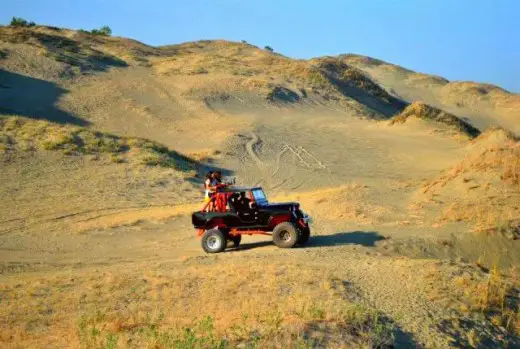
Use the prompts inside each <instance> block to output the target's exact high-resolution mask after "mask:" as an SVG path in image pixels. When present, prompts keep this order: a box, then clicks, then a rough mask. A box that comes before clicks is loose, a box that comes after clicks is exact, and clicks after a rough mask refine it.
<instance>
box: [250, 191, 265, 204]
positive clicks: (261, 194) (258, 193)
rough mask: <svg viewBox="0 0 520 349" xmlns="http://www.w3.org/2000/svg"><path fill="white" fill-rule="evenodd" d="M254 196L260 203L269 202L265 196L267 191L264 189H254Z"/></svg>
mask: <svg viewBox="0 0 520 349" xmlns="http://www.w3.org/2000/svg"><path fill="white" fill-rule="evenodd" d="M252 193H253V197H254V198H255V201H256V202H257V203H259V204H263V203H267V198H266V197H265V193H264V191H263V190H262V189H253V190H252Z"/></svg>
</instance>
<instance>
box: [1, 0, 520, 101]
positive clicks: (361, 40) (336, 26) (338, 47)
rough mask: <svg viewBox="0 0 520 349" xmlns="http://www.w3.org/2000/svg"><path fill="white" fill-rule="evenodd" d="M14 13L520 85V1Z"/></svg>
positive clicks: (10, 7) (67, 3) (145, 6)
mask: <svg viewBox="0 0 520 349" xmlns="http://www.w3.org/2000/svg"><path fill="white" fill-rule="evenodd" d="M0 2H1V5H0V6H1V11H0V23H3V24H7V23H8V22H9V21H10V19H11V17H12V16H18V17H23V18H25V19H27V20H32V21H35V22H37V23H41V24H49V25H55V26H60V27H67V28H73V29H79V28H82V29H92V28H95V27H100V26H102V25H109V26H110V27H111V28H112V30H113V35H117V36H125V37H131V38H134V39H137V40H140V41H143V42H145V43H147V44H151V45H164V44H174V43H179V42H184V41H191V40H199V39H217V38H218V39H229V40H247V41H248V42H250V43H252V44H255V45H258V46H262V47H263V46H265V45H270V46H272V47H273V48H274V49H275V50H276V51H277V52H280V53H282V54H284V55H287V56H290V57H295V58H310V57H315V56H322V55H335V54H339V53H358V54H363V55H367V56H371V57H375V58H380V59H383V60H385V61H388V62H391V63H395V64H399V65H402V66H404V67H406V68H409V69H412V70H417V71H420V72H425V73H430V74H436V75H441V76H444V77H446V78H447V79H449V80H472V81H478V82H487V83H493V84H497V85H499V86H501V87H504V88H506V89H508V90H510V91H513V92H520V0H489V1H487V0H343V1H340V0H320V1H310V0H299V1H288V0H263V1H254V0H186V1H181V0H147V1H143V0H0Z"/></svg>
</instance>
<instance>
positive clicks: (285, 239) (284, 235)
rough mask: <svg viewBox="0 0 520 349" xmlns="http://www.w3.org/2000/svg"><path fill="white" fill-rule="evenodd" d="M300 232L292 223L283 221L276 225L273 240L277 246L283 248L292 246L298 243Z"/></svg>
mask: <svg viewBox="0 0 520 349" xmlns="http://www.w3.org/2000/svg"><path fill="white" fill-rule="evenodd" d="M299 237H300V234H299V232H298V229H296V227H295V226H294V225H293V224H292V223H290V222H283V223H280V224H278V225H277V226H276V227H274V230H273V242H274V244H275V245H276V246H278V247H281V248H291V247H294V245H296V243H297V242H298V239H299Z"/></svg>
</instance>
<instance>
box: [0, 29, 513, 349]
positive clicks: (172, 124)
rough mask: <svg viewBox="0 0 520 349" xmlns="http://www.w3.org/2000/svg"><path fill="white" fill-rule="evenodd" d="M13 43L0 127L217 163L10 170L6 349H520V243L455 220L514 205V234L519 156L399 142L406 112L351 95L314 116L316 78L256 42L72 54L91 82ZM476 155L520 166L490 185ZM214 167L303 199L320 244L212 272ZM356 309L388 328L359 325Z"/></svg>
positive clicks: (388, 84)
mask: <svg viewBox="0 0 520 349" xmlns="http://www.w3.org/2000/svg"><path fill="white" fill-rule="evenodd" d="M35 30H38V31H41V32H42V33H47V31H46V29H45V30H44V29H38V28H37V29H35ZM60 35H61V34H60ZM63 35H65V37H66V38H76V36H75V35H76V34H75V33H74V32H72V31H67V32H66V33H64V34H63ZM45 38H47V37H45ZM3 40H4V41H1V42H0V44H1V45H0V49H6V50H9V55H7V58H5V59H4V60H1V59H0V67H2V69H1V70H0V92H1V93H2V94H1V95H0V111H2V110H3V111H9V112H10V113H13V112H15V113H16V114H19V115H22V116H25V117H29V118H36V119H38V118H44V119H48V120H50V121H52V122H61V123H63V122H66V123H71V124H75V125H78V126H82V127H90V128H92V129H98V130H102V131H107V132H112V133H115V134H117V135H121V136H125V135H126V136H139V137H146V138H150V139H153V140H155V141H158V142H161V143H164V144H165V145H167V146H168V147H170V148H174V149H175V150H177V151H180V152H182V153H184V154H187V155H190V156H192V157H193V158H195V159H197V160H198V162H197V170H198V172H199V173H198V174H197V175H195V176H193V174H190V173H183V172H179V171H177V170H174V169H172V168H164V167H160V166H145V165H139V164H134V163H115V162H111V161H108V160H107V159H106V158H104V157H99V156H93V155H81V154H69V155H67V154H64V153H62V152H57V151H52V150H41V149H40V150H35V151H32V150H31V151H20V150H17V151H15V152H10V153H2V154H3V156H4V157H3V158H2V162H1V163H0V183H1V185H0V202H2V205H0V265H1V267H0V301H1V302H2V304H3V310H2V311H1V312H0V314H1V316H0V322H1V325H2V326H1V327H2V330H1V332H0V343H2V345H5V346H6V347H12V348H24V347H42V348H43V347H45V348H51V347H56V348H58V347H111V348H115V347H121V348H122V347H136V348H139V347H150V348H152V347H154V348H155V347H179V346H180V345H179V344H178V343H177V342H175V343H177V344H175V343H174V342H171V341H170V342H168V338H170V337H168V335H167V333H169V332H167V331H170V330H171V329H177V330H178V329H180V330H181V332H179V333H191V332H189V331H188V332H182V331H183V330H182V326H186V325H187V326H192V327H193V326H195V325H194V323H198V321H203V319H204V318H205V317H207V316H210V317H211V319H212V321H214V324H213V325H214V326H215V329H214V330H215V331H216V332H217V337H218V338H227V339H230V340H231V342H232V343H233V344H234V345H238V346H240V347H247V346H248V345H250V344H251V343H252V342H251V338H257V337H258V338H259V339H258V340H260V342H259V343H260V344H258V345H257V347H269V346H271V347H287V346H289V347H302V346H303V347H305V346H309V345H310V346H312V344H310V343H311V341H314V342H312V343H315V345H314V346H315V347H331V348H345V347H351V345H354V346H357V347H371V348H377V347H385V346H384V345H387V344H388V343H386V341H387V340H388V338H391V337H392V338H393V340H392V342H393V343H394V346H395V347H399V348H414V347H425V348H450V347H453V348H454V347H464V348H466V347H475V348H477V347H497V348H499V347H511V348H513V347H515V346H517V345H518V333H520V332H518V331H520V330H519V328H517V327H518V326H519V325H518V324H520V318H518V289H517V288H516V287H517V283H518V277H517V276H516V274H515V272H514V268H516V267H518V266H519V265H520V254H519V253H518V251H519V250H520V245H519V241H520V240H518V239H515V237H516V236H515V235H513V236H511V235H504V234H486V233H482V232H475V229H474V225H475V223H476V220H477V218H475V217H473V216H471V218H467V215H466V216H464V215H463V214H462V213H460V212H459V213H458V215H455V214H453V215H452V216H448V215H447V212H452V211H453V209H452V207H451V205H452V204H453V203H455V202H456V203H458V204H468V203H469V204H471V205H475V203H479V201H475V200H474V199H475V197H477V198H480V199H481V201H485V202H492V203H493V205H495V201H493V200H494V198H496V197H497V196H498V197H499V198H500V199H501V200H500V201H499V202H498V203H497V204H496V205H495V206H493V205H491V206H485V207H489V210H490V211H493V212H494V219H495V221H493V222H492V223H493V224H495V223H496V216H497V215H498V216H500V212H505V211H500V210H499V209H498V208H497V207H498V205H499V204H500V205H502V206H504V205H505V206H507V207H514V208H515V209H514V210H510V211H507V212H508V214H509V215H510V217H509V216H508V217H505V218H504V222H506V220H507V223H508V224H509V223H510V222H516V221H515V219H517V218H519V217H518V211H517V210H516V207H520V202H519V201H518V197H519V196H518V195H516V194H517V193H518V183H517V182H515V181H517V179H518V178H517V177H515V176H516V173H520V172H518V171H517V167H515V166H517V165H518V164H519V163H518V162H514V161H517V160H515V159H517V158H516V157H515V156H516V155H515V154H516V153H515V151H516V150H515V149H516V148H515V147H516V143H515V142H516V141H515V140H514V139H513V138H511V139H505V140H503V139H499V140H498V141H497V142H495V143H494V144H488V143H485V142H484V141H480V140H479V141H478V142H480V143H472V142H471V141H470V140H468V139H467V138H464V137H457V135H454V134H453V133H452V132H448V130H446V129H445V128H443V127H441V126H439V125H431V124H429V123H427V122H423V121H420V120H410V121H407V122H406V123H405V124H402V125H392V126H391V125H390V124H389V123H388V122H387V120H386V119H388V117H389V116H388V115H387V114H389V113H392V112H393V111H394V109H395V108H396V107H395V105H392V104H391V103H390V104H389V103H387V102H383V101H375V100H374V97H373V96H367V93H368V92H366V91H358V90H355V92H356V93H352V95H348V93H349V92H348V91H352V90H353V87H352V86H350V87H348V88H345V89H344V90H341V91H340V92H341V93H343V94H344V95H342V96H340V97H341V98H340V97H338V93H339V92H338V91H339V90H334V91H333V92H330V91H329V90H327V89H326V88H323V89H318V88H316V86H315V85H313V86H310V87H309V86H307V85H305V86H304V87H305V89H306V90H305V91H307V90H308V91H310V92H305V94H308V96H307V97H305V98H304V97H303V94H304V92H302V91H301V90H299V88H300V87H301V86H302V85H301V84H303V83H302V82H301V81H300V80H298V78H299V77H300V75H295V74H296V73H294V72H295V71H296V72H298V73H300V70H302V71H304V72H305V74H307V73H308V71H307V70H306V69H308V67H307V63H306V62H300V61H294V62H292V61H290V60H289V59H286V58H282V57H278V56H272V55H269V54H267V53H265V52H263V51H262V50H260V49H257V48H254V47H250V46H244V45H242V46H240V45H238V44H233V45H231V44H229V43H225V42H211V43H193V44H184V45H179V46H174V47H166V48H162V49H159V48H151V47H148V46H146V45H144V44H140V43H135V42H129V41H124V39H117V38H106V39H99V40H100V41H99V42H97V41H95V44H91V45H93V46H89V47H90V48H89V50H91V49H92V48H95V49H96V50H100V52H102V53H103V54H105V55H108V56H107V57H105V58H104V59H103V60H102V62H103V65H102V64H101V63H99V62H97V61H96V60H93V59H92V58H88V57H90V56H88V57H87V56H86V55H87V54H92V52H91V51H89V50H86V49H85V47H82V46H81V47H79V48H75V49H74V50H71V52H72V53H70V52H68V53H67V54H74V56H71V57H72V58H73V59H75V60H79V62H80V63H81V64H83V65H82V66H81V69H83V70H82V71H81V69H80V68H78V64H79V63H77V61H75V62H76V63H75V64H76V65H74V64H72V65H70V66H68V65H67V64H66V63H63V59H62V60H56V59H54V58H53V56H52V55H49V54H48V52H47V51H45V50H46V49H47V50H50V49H49V48H48V47H47V48H46V49H45V48H44V47H40V46H38V45H40V44H38V45H37V44H36V43H23V44H22V43H13V42H10V41H5V40H6V39H5V38H4V39H3ZM63 40H65V39H63ZM84 40H87V39H84ZM89 40H92V39H89ZM103 40H105V41H103ZM43 42H44V43H46V41H43ZM64 42H65V43H67V41H64ZM85 42H87V41H85ZM68 45H72V44H71V43H68ZM89 45H90V44H89ZM204 45H206V46H204ZM237 45H238V46H237ZM36 47H38V48H36ZM49 47H50V46H49ZM51 48H52V49H53V50H54V48H53V47H51ZM130 48H131V49H132V50H134V51H131V50H130ZM137 48H138V49H139V50H141V51H139V52H146V54H143V55H142V57H137V56H136V55H137V54H136V53H135V52H137V51H135V50H137ZM38 50H39V51H38ZM82 50H83V51H85V50H86V51H85V52H86V53H85V52H83V51H82ZM219 50H220V51H219ZM40 51H41V52H43V53H38V52H40ZM51 51H52V50H51ZM52 52H54V53H53V54H55V51H52ZM77 52H80V53H81V55H80V56H78V57H77V56H75V55H76V53H77ZM96 52H97V51H96ZM129 52H133V53H132V55H130V54H129ZM172 52H173V53H172ZM215 52H218V53H219V54H214V53H215ZM112 55H114V56H112ZM94 56H95V57H99V56H100V53H99V52H97V53H96V54H95V55H94ZM20 57H25V61H22V60H21V59H20ZM67 57H68V59H69V60H70V59H72V58H71V57H69V56H67ZM85 57H87V62H83V61H82V59H85ZM237 57H238V58H237ZM62 58H63V57H62ZM116 58H117V59H120V60H123V63H124V64H125V65H124V64H123V63H121V62H120V61H119V60H116ZM96 59H98V58H96ZM109 59H111V60H113V61H110V60H109ZM237 59H240V60H241V61H240V62H242V65H240V64H237V63H236V61H235V60H237ZM208 61H210V63H211V64H210V65H208ZM350 61H351V63H352V64H354V61H352V59H351V60H350ZM350 61H348V62H350ZM27 62H32V63H31V64H29V63H27ZM93 62H94V63H95V64H94V63H93ZM106 62H111V63H110V64H108V63H106ZM230 62H231V63H230ZM86 63H89V64H86ZM96 64H99V65H96ZM204 64H206V65H204ZM226 64H227V65H226ZM349 64H350V63H349ZM230 66H231V68H236V69H237V71H234V70H233V71H232V72H229V71H227V70H226V69H231V68H230ZM358 66H359V67H361V68H362V69H363V70H364V71H366V72H367V73H369V74H370V76H372V77H373V78H374V81H376V82H377V83H379V84H380V85H381V86H383V87H385V88H386V89H387V90H388V91H389V92H391V93H392V94H394V95H398V96H399V97H402V98H403V99H406V100H410V101H411V100H415V99H422V100H424V101H425V102H427V103H430V104H432V105H436V106H437V107H440V108H446V110H449V111H450V112H453V113H455V114H456V115H459V116H461V117H463V116H464V117H466V116H467V118H468V120H470V121H471V122H472V123H474V125H475V126H477V127H479V128H483V127H484V126H488V125H496V124H500V125H502V126H505V127H509V128H510V129H511V130H512V131H514V132H518V129H517V125H518V123H517V122H516V119H517V116H516V115H515V113H514V112H513V113H511V112H509V113H506V112H505V111H504V110H505V109H504V108H498V107H496V106H494V107H493V108H492V107H489V106H488V107H486V108H487V109H485V112H484V111H482V112H479V111H475V110H473V109H471V108H469V107H463V106H455V107H454V106H453V104H450V103H451V102H450V103H448V102H447V101H448V100H449V101H451V99H442V98H441V97H442V91H441V87H439V86H440V85H442V84H444V83H441V82H438V81H437V82H435V81H436V80H435V81H434V82H432V81H430V80H428V81H429V84H431V85H432V86H430V87H424V86H423V85H420V86H419V87H418V85H414V84H411V83H410V81H408V80H406V79H409V77H408V76H406V77H402V76H401V77H402V79H405V78H406V79H405V80H399V79H398V77H399V76H400V75H399V74H401V75H402V74H404V73H402V72H400V73H399V74H397V73H395V72H393V73H388V72H386V70H385V71H383V70H382V69H383V68H381V67H379V68H376V67H372V66H365V65H363V64H358ZM38 67H39V68H38ZM265 67H269V69H267V68H265ZM202 68H204V69H208V71H206V72H204V69H202ZM239 68H240V69H243V70H239ZM245 68H247V69H245ZM201 69H202V70H201ZM255 69H257V70H255ZM78 71H79V72H78ZM179 71H180V72H179ZM273 71H275V72H276V74H277V75H276V76H274V75H272V76H271V75H269V74H271V73H270V72H273ZM285 71H288V72H290V74H293V75H290V74H289V73H287V75H285ZM385 72H386V73H385ZM272 74H274V73H272ZM251 76H253V78H254V79H253V78H252V77H251ZM255 79H258V80H255ZM414 81H415V82H416V80H414ZM423 83H424V81H423V82H422V84H423ZM269 84H271V85H269ZM273 84H274V85H276V84H278V85H276V86H277V87H280V86H283V87H284V88H287V89H289V88H291V89H293V90H294V91H297V92H298V95H297V97H295V95H293V94H291V93H289V92H287V93H286V96H285V97H284V98H286V99H287V98H293V99H294V100H293V101H287V100H281V99H280V100H276V101H274V102H273V101H271V102H269V101H268V100H267V99H266V96H265V93H266V91H264V89H266V88H271V90H269V91H271V92H273V91H279V90H280V88H279V89H274V90H273V86H274V85H273ZM299 84H300V85H299ZM435 84H437V85H439V86H437V85H435ZM272 85H273V86H272ZM433 85H435V86H433ZM302 88H303V87H302ZM282 90H283V89H282ZM316 90H318V93H315V91H316ZM22 91H23V93H22ZM40 91H46V93H43V94H38V93H39V92H40ZM223 91H224V92H225V94H224V92H223ZM269 91H268V92H269ZM283 91H285V90H283ZM291 91H292V90H291ZM345 91H347V92H345ZM293 93H294V94H296V92H293ZM345 94H346V95H345ZM287 96H288V97H287ZM440 96H441V97H440ZM450 98H451V97H450ZM515 98H516V96H515ZM484 102H485V101H484ZM484 102H482V103H484ZM508 105H509V104H508ZM482 110H484V109H482ZM495 111H496V113H495ZM490 115H492V116H490ZM376 120H379V121H376ZM481 130H482V129H481ZM9 142H10V141H9V140H8V141H5V142H4V143H2V144H7V145H9V144H10V143H9ZM475 144H477V145H479V144H480V145H482V146H483V147H484V145H485V147H484V148H483V149H488V148H489V147H491V148H493V149H495V150H493V151H496V148H498V149H506V150H507V151H511V154H512V155H511V159H512V160H511V161H512V162H511V163H508V164H506V165H507V166H510V167H508V171H509V172H508V173H509V174H510V178H509V179H511V181H510V182H511V183H510V182H507V183H506V181H505V178H504V176H502V177H501V172H500V171H498V170H497V168H495V167H496V166H498V165H500V166H502V163H501V162H500V161H495V160H496V159H494V158H491V160H490V161H489V163H486V166H487V167H485V168H483V166H481V165H482V164H480V163H476V164H474V163H473V162H469V165H467V164H466V163H465V162H464V161H465V159H474V158H479V154H480V153H478V152H479V151H481V150H476V146H475ZM486 147H487V148H486ZM491 148H490V149H491ZM2 149H3V148H2ZM2 151H3V150H2ZM5 154H8V155H9V156H7V155H5ZM508 154H509V153H508ZM472 161H473V160H472ZM461 164H462V165H461ZM497 164H498V165H497ZM511 164H512V165H511ZM466 165H467V166H466ZM470 165H471V166H473V167H471V166H470ZM495 165H496V166H495ZM464 166H466V167H464ZM493 166H495V167H493ZM209 168H219V169H222V170H223V172H224V174H225V175H226V176H229V177H236V180H237V183H240V184H242V185H261V186H263V187H264V189H265V191H266V193H267V195H268V196H269V198H270V200H271V201H286V200H297V201H299V202H300V203H301V206H302V208H303V210H305V211H306V212H308V213H309V214H310V215H311V217H312V218H313V223H312V237H311V240H310V242H309V245H308V246H306V247H304V248H296V249H291V250H282V249H278V248H276V247H275V246H274V245H273V244H272V243H271V241H270V239H269V237H262V238H257V237H245V238H244V241H243V244H242V245H241V246H240V247H239V248H236V249H229V250H227V251H226V252H225V253H222V254H219V255H206V254H204V253H203V251H202V249H201V248H200V242H199V240H198V239H197V237H196V236H195V234H194V230H193V227H192V226H191V216H190V215H191V212H193V211H195V210H198V209H199V208H200V207H201V206H202V198H203V194H202V188H201V176H202V175H203V174H204V171H206V170H207V169H209ZM453 169H455V170H457V171H459V172H453ZM475 169H476V170H475ZM519 169H520V167H519ZM470 170H471V171H470ZM488 170H489V171H488ZM446 171H447V173H448V175H446ZM450 171H451V172H450ZM464 171H465V172H464ZM486 171H487V172H486ZM504 171H505V170H504ZM450 173H451V174H453V173H455V175H453V176H451V177H450V175H449V174H450ZM504 173H505V172H504ZM511 173H512V175H511ZM469 175H471V180H473V181H477V180H478V181H480V182H479V183H480V186H479V189H477V191H475V188H477V187H475V186H474V185H473V183H472V182H470V180H469V179H467V177H468V176H469ZM447 177H448V178H449V180H447V179H446V178H447ZM439 183H440V184H439ZM468 183H469V184H468ZM425 188H431V190H430V189H428V190H426V189H425ZM488 188H492V189H493V188H495V189H496V188H500V190H502V191H498V189H497V190H495V191H493V190H488ZM504 192H505V193H506V195H503V193H504ZM474 193H477V194H474ZM466 199H467V201H464V200H466ZM480 203H481V202H480ZM480 203H479V205H480ZM483 207H484V206H483ZM450 208H451V211H450ZM515 210H516V211H515ZM497 212H498V213H497ZM460 217H462V218H460ZM459 218H460V219H459ZM487 218H488V216H486V215H484V214H482V215H481V217H479V219H480V220H485V219H487ZM506 218H507V219H506ZM479 223H482V222H480V221H479ZM495 225H496V224H495ZM511 269H513V271H511ZM483 295H485V297H484V296H483ZM500 295H502V296H500ZM483 297H484V298H485V300H483V299H484V298H483ZM500 297H502V298H500ZM351 306H352V307H356V309H358V308H359V309H363V311H362V313H363V314H375V315H373V316H372V315H369V316H368V317H366V316H367V315H359V314H358V313H357V310H356V312H354V315H352V314H353V313H352V308H351ZM347 308H348V309H347ZM345 309H347V310H345ZM340 310H341V311H340ZM347 315H348V316H347ZM363 316H365V317H363ZM515 316H516V318H515ZM360 318H361V319H364V320H359V319H360ZM242 323H243V324H244V325H243V326H244V327H237V324H242ZM206 325H207V324H206ZM213 325H212V326H213ZM390 325H391V326H390ZM197 326H198V325H197ZM515 326H517V327H515ZM195 327H196V326H195ZM195 327H193V328H195ZM388 328H391V330H389V331H390V332H389V333H391V335H390V336H387V333H386V332H385V331H387V329H388ZM157 331H159V332H157ZM161 331H163V332H161ZM205 331H206V332H211V331H213V327H212V328H211V331H209V330H208V328H206V330H205ZM284 336H289V337H288V338H287V337H284ZM262 340H264V342H262ZM293 341H294V342H293ZM298 341H300V342H298ZM383 342H384V343H383ZM172 343H174V344H172ZM197 343H199V342H197ZM288 343H289V344H288ZM185 344H186V343H185ZM199 344H200V343H199ZM192 346H196V345H195V344H193V343H192ZM187 347H190V346H189V345H188V346H187ZM200 347H211V346H210V345H208V344H207V343H206V346H205V345H200ZM251 347H254V345H253V344H251ZM387 347H388V346H387Z"/></svg>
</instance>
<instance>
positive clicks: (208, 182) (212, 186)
mask: <svg viewBox="0 0 520 349" xmlns="http://www.w3.org/2000/svg"><path fill="white" fill-rule="evenodd" d="M214 176H215V173H214V172H213V171H209V172H208V174H206V178H205V180H204V194H205V195H204V202H206V203H208V202H210V201H211V198H212V197H213V195H215V192H216V190H217V188H216V182H215V179H214ZM209 210H210V211H212V210H213V205H212V204H211V203H210V205H209Z"/></svg>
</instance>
